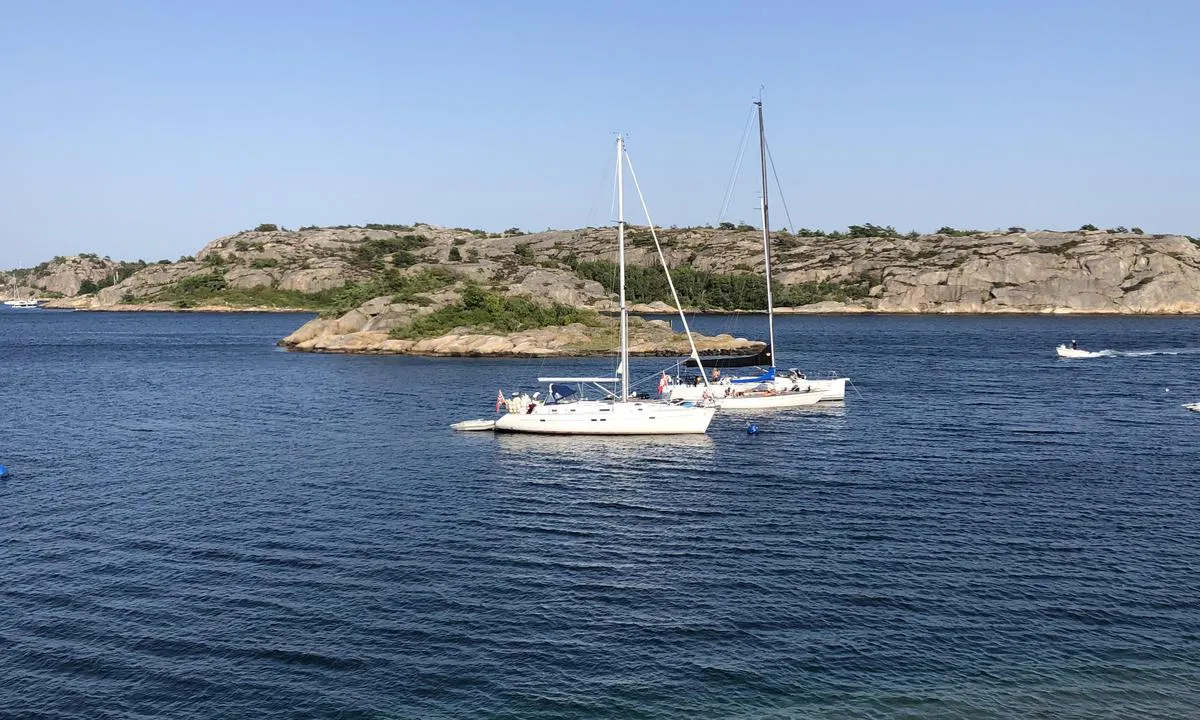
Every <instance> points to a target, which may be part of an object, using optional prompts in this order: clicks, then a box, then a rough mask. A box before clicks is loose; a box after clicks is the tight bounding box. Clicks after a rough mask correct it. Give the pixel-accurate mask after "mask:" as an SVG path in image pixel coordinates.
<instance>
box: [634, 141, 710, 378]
mask: <svg viewBox="0 0 1200 720" xmlns="http://www.w3.org/2000/svg"><path fill="white" fill-rule="evenodd" d="M622 152H623V153H624V155H625V164H626V165H628V166H629V177H630V179H632V180H633V187H634V189H635V190H637V194H638V202H640V203H641V205H642V213H643V214H644V215H645V216H646V225H648V226H649V227H650V237H652V238H653V239H654V249H655V251H657V252H658V260H659V262H661V263H662V268H663V271H664V272H665V273H666V275H667V287H669V288H671V299H673V300H674V301H675V307H676V308H677V309H678V310H679V319H680V321H681V322H682V323H683V333H684V334H685V335H687V339H688V345H689V346H690V347H691V350H692V352H691V356H692V357H693V358H695V359H696V368H697V369H698V370H699V371H700V377H702V378H704V386H705V387H708V386H709V383H708V377H707V376H705V374H704V362H703V361H702V360H701V359H700V351H699V350H698V349H697V348H696V339H695V338H693V337H692V330H691V328H690V327H688V321H687V314H686V313H684V312H683V305H682V304H681V303H680V302H679V293H678V292H676V291H675V281H674V280H672V279H671V270H670V268H669V267H668V266H667V257H666V255H664V254H663V250H662V243H660V242H659V241H658V231H657V230H655V229H654V221H653V220H651V219H650V208H649V207H647V206H646V196H645V195H643V194H642V186H641V185H640V184H639V183H638V179H637V173H636V172H634V170H633V161H632V160H630V159H629V151H628V149H625V148H622Z"/></svg>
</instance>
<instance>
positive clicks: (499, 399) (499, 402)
mask: <svg viewBox="0 0 1200 720" xmlns="http://www.w3.org/2000/svg"><path fill="white" fill-rule="evenodd" d="M503 405H504V391H503V390H496V412H500V408H501V407H502V406H503Z"/></svg>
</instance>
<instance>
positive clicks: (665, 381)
mask: <svg viewBox="0 0 1200 720" xmlns="http://www.w3.org/2000/svg"><path fill="white" fill-rule="evenodd" d="M670 384H671V379H670V378H668V377H667V372H666V371H665V370H664V371H663V374H662V377H660V378H659V379H658V394H659V395H662V394H663V390H666V389H667V386H668V385H670Z"/></svg>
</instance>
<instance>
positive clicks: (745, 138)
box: [717, 110, 754, 225]
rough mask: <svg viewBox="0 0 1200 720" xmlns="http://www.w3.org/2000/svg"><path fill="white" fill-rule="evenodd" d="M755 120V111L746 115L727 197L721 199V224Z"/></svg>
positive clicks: (727, 189)
mask: <svg viewBox="0 0 1200 720" xmlns="http://www.w3.org/2000/svg"><path fill="white" fill-rule="evenodd" d="M753 122H754V111H753V110H751V111H750V114H749V115H748V116H747V117H746V127H745V129H744V130H742V144H741V147H739V148H738V154H737V158H736V159H735V160H734V162H733V172H732V173H730V175H729V182H728V183H727V184H726V185H725V197H724V198H723V199H722V200H721V212H720V214H719V215H718V216H717V224H718V225H720V224H721V222H722V221H723V220H724V219H725V215H726V214H727V213H728V212H729V205H730V203H732V202H733V191H734V187H735V186H736V185H737V178H738V175H739V174H741V171H742V160H743V159H744V158H745V157H746V145H747V144H748V143H749V141H750V127H751V125H752V124H753Z"/></svg>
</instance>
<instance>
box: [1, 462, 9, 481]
mask: <svg viewBox="0 0 1200 720" xmlns="http://www.w3.org/2000/svg"><path fill="white" fill-rule="evenodd" d="M6 477H8V468H6V467H4V466H3V465H0V478H6Z"/></svg>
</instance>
